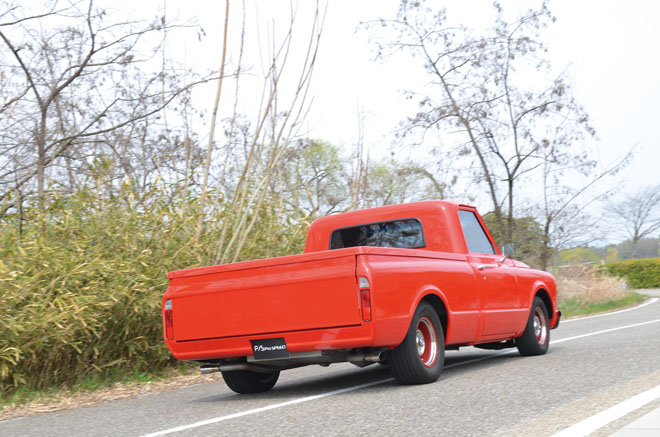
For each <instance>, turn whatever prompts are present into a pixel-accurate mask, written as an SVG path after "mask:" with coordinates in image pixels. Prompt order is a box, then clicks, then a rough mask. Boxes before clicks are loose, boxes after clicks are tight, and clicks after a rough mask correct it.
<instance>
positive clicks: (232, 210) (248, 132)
mask: <svg viewBox="0 0 660 437" xmlns="http://www.w3.org/2000/svg"><path fill="white" fill-rule="evenodd" d="M297 23H298V21H297V16H296V13H295V11H293V10H292V11H291V16H290V22H289V29H288V31H287V32H286V34H285V36H284V38H283V40H282V41H281V42H280V43H279V44H277V45H275V42H274V41H273V44H274V46H273V48H272V49H271V50H272V52H271V53H270V62H269V64H268V67H267V69H266V71H265V74H264V77H263V91H262V99H261V102H260V104H259V105H258V111H257V113H256V115H255V117H254V121H255V124H254V126H253V127H250V126H247V125H245V129H244V130H241V129H236V130H234V127H235V126H236V125H237V122H236V118H237V115H236V114H234V119H233V120H232V121H231V126H232V129H231V131H230V132H231V133H232V134H236V135H237V136H238V135H242V136H243V140H244V141H243V164H242V166H241V167H240V169H238V171H237V172H236V183H235V184H234V187H233V189H232V190H230V192H229V193H227V195H226V196H223V197H222V198H220V197H217V198H216V199H217V201H218V202H222V201H224V202H223V207H222V208H218V209H219V210H220V211H223V212H224V214H225V216H224V219H223V225H222V231H221V235H220V238H219V241H218V246H217V254H216V256H215V259H214V261H215V262H216V263H224V262H227V261H229V262H234V261H237V260H238V259H239V257H240V254H241V251H242V249H243V247H244V246H245V244H246V242H247V240H248V237H249V236H250V232H251V230H252V229H253V227H254V225H255V223H256V222H257V220H258V219H259V217H260V212H261V211H262V209H263V207H264V205H265V203H266V201H267V199H268V197H269V196H270V195H271V194H272V193H271V191H270V189H269V188H270V186H271V183H270V182H271V179H272V178H273V177H274V175H276V172H277V168H278V163H279V161H280V158H281V157H282V155H283V154H284V152H285V151H286V150H287V149H288V148H289V146H290V145H291V144H292V142H293V141H294V140H295V139H296V138H297V137H298V135H299V134H300V129H301V124H302V121H303V119H304V116H305V115H306V113H307V110H308V105H309V101H308V98H309V86H310V83H311V78H312V73H313V71H314V66H315V65H316V58H317V54H318V50H319V43H320V40H321V34H322V30H323V16H322V14H321V11H320V8H319V4H318V3H317V4H316V9H315V11H314V16H313V18H312V20H311V23H312V25H311V28H310V29H309V33H308V36H307V39H306V41H307V44H306V48H305V52H304V53H302V56H301V59H302V61H301V62H300V64H299V65H298V68H297V71H296V73H287V76H284V75H283V72H284V71H287V70H290V69H291V68H294V67H293V66H290V65H289V64H290V63H291V62H292V61H291V57H290V51H291V47H292V43H293V35H294V28H295V25H296V24H297ZM285 67H286V68H285ZM294 71H295V70H294ZM287 77H288V78H293V79H294V81H293V84H292V92H291V93H289V94H288V95H286V94H285V93H283V92H282V91H281V89H280V84H281V83H282V82H283V81H284V80H285V79H286V78H287ZM236 98H239V97H238V93H236ZM228 141H229V144H233V143H234V138H232V137H229V138H228ZM228 153H231V151H228ZM228 156H229V155H228ZM223 174H224V170H223ZM219 183H223V181H219ZM214 209H217V205H216V206H214Z"/></svg>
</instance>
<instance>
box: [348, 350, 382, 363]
mask: <svg viewBox="0 0 660 437" xmlns="http://www.w3.org/2000/svg"><path fill="white" fill-rule="evenodd" d="M384 359H385V351H384V350H381V351H378V352H374V353H370V354H356V355H349V356H347V357H346V361H348V362H350V363H360V362H364V361H366V362H369V363H380V362H381V361H383V360H384Z"/></svg>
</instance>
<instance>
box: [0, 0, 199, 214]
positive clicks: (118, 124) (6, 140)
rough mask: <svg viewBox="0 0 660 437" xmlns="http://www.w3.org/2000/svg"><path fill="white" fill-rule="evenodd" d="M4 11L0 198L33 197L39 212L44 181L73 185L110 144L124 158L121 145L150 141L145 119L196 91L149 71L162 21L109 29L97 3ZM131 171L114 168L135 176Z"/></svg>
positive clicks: (0, 29)
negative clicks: (134, 140) (18, 194)
mask: <svg viewBox="0 0 660 437" xmlns="http://www.w3.org/2000/svg"><path fill="white" fill-rule="evenodd" d="M2 9H5V10H6V11H7V12H5V13H4V14H3V15H2V20H3V22H2V23H0V39H1V40H2V41H1V42H2V46H1V47H0V53H1V54H2V56H3V59H4V60H5V61H4V62H3V65H2V66H1V68H2V77H3V79H2V85H1V89H2V91H3V94H2V95H1V96H0V97H1V98H2V100H1V101H0V112H1V113H2V117H3V123H2V126H0V148H1V151H2V156H3V158H2V159H1V160H0V201H3V202H5V201H6V200H7V199H9V198H10V197H11V196H12V193H14V192H17V191H22V192H24V193H25V192H31V191H33V190H34V191H36V195H37V200H38V206H39V210H40V211H41V212H42V213H43V212H44V210H45V190H46V187H47V184H48V183H57V184H66V183H67V182H66V181H68V183H69V185H71V184H73V183H74V181H75V179H76V177H77V175H78V174H79V173H80V169H85V168H87V167H88V166H89V165H91V163H92V162H93V160H94V159H95V158H97V157H99V155H100V154H101V153H100V150H101V149H104V150H106V151H107V150H108V146H109V149H112V151H113V152H114V153H115V154H116V155H117V156H119V155H122V153H121V152H120V151H119V149H121V148H122V145H121V143H122V141H124V142H125V141H127V140H129V139H130V138H135V137H138V138H140V136H141V135H142V138H144V137H145V136H146V134H147V132H149V129H148V127H149V122H147V120H148V119H150V118H153V117H158V116H159V114H160V113H161V112H162V111H163V109H164V108H165V107H166V106H167V105H169V104H170V103H172V102H173V101H175V99H177V98H178V97H180V96H182V94H184V93H185V92H186V91H187V90H189V89H190V87H191V86H192V84H186V85H183V84H181V83H180V82H179V81H178V80H176V77H175V76H176V75H175V74H172V75H169V76H168V74H167V72H164V71H158V69H155V70H152V71H151V72H149V71H150V70H149V68H147V67H146V66H147V65H148V64H149V62H151V60H152V59H153V58H154V57H155V56H156V54H157V53H158V51H159V48H160V47H159V45H158V43H156V44H154V43H153V42H152V41H153V40H156V39H155V38H154V39H152V38H149V36H150V35H151V34H154V33H157V32H159V31H161V30H162V29H163V26H164V24H163V23H162V21H161V19H160V18H159V19H154V20H153V21H151V22H143V21H133V20H127V21H121V22H116V21H115V22H112V21H110V18H109V16H108V14H107V12H106V11H105V10H103V9H99V8H97V7H96V6H95V5H94V3H93V1H92V0H89V1H86V2H75V1H66V0H65V1H58V0H52V1H50V2H47V3H46V4H45V5H42V6H40V7H37V9H38V10H37V11H33V10H32V9H30V5H26V4H25V2H9V1H4V2H3V4H2ZM172 27H176V26H172ZM156 41H157V40H156ZM165 83H167V85H168V86H167V87H165V86H164V84H165ZM151 122H152V123H153V119H151ZM141 123H142V124H141ZM136 134H137V135H136ZM113 152H108V153H113ZM124 158H126V156H124ZM150 159H153V157H150ZM129 164H130V163H128V162H123V163H121V161H120V165H119V166H118V167H119V168H123V169H124V170H126V171H127V173H129V174H130V171H128V168H129ZM158 165H159V163H158V162H154V166H155V167H158ZM9 206H11V202H5V208H7V207H9ZM5 210H6V209H5Z"/></svg>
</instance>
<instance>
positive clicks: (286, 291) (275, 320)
mask: <svg viewBox="0 0 660 437" xmlns="http://www.w3.org/2000/svg"><path fill="white" fill-rule="evenodd" d="M296 258H298V259H299V260H298V261H297V262H294V263H291V262H286V263H283V264H281V265H277V264H273V262H272V260H270V261H269V262H268V263H267V265H264V266H262V267H260V266H254V263H252V265H253V266H252V267H250V268H246V269H238V270H230V271H224V272H218V273H207V274H201V275H196V276H187V277H179V278H173V279H172V280H171V281H170V288H169V292H170V293H171V296H172V304H173V305H172V307H173V308H172V310H173V315H174V339H175V340H176V341H190V340H200V339H210V338H222V337H233V336H242V335H256V334H269V333H277V332H284V331H300V330H309V329H321V328H335V327H342V326H351V325H359V324H360V323H361V317H360V309H359V296H358V291H357V284H356V279H355V255H344V256H336V257H328V258H325V259H318V257H313V258H315V259H313V260H305V255H300V256H298V257H296ZM283 262H284V261H283Z"/></svg>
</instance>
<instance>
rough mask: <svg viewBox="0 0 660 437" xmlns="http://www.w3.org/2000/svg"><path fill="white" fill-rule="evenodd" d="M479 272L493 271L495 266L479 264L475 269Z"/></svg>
mask: <svg viewBox="0 0 660 437" xmlns="http://www.w3.org/2000/svg"><path fill="white" fill-rule="evenodd" d="M477 268H478V269H479V270H487V269H494V268H495V266H494V265H492V264H481V265H479V266H478V267H477Z"/></svg>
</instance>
